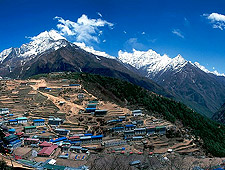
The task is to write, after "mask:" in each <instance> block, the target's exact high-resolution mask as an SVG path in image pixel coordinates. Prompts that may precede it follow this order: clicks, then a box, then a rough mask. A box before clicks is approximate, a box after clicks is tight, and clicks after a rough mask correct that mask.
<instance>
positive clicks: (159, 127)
mask: <svg viewBox="0 0 225 170" xmlns="http://www.w3.org/2000/svg"><path fill="white" fill-rule="evenodd" d="M165 127H166V126H157V127H156V129H162V128H165Z"/></svg>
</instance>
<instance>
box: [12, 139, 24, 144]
mask: <svg viewBox="0 0 225 170" xmlns="http://www.w3.org/2000/svg"><path fill="white" fill-rule="evenodd" d="M19 142H21V140H19V139H18V140H14V141H12V142H9V143H10V144H11V145H15V144H17V143H19Z"/></svg>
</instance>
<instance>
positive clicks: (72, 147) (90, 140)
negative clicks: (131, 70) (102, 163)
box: [0, 84, 166, 159]
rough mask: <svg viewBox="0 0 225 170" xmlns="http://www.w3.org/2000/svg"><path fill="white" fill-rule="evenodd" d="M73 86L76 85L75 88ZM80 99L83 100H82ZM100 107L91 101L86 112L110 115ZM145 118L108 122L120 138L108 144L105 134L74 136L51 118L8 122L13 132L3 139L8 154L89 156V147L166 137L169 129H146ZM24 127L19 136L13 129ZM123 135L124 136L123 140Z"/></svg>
mask: <svg viewBox="0 0 225 170" xmlns="http://www.w3.org/2000/svg"><path fill="white" fill-rule="evenodd" d="M69 86H70V85H69ZM71 86H73V85H71ZM74 86H77V85H76V84H75V85H74ZM46 88H47V87H40V89H39V90H49V89H46ZM80 97H81V98H82V97H83V96H80ZM62 104H63V103H62ZM97 106H98V101H89V102H88V104H87V106H86V108H85V112H86V113H89V114H90V115H93V116H95V117H104V116H105V115H107V113H108V111H107V110H99V109H97ZM0 114H1V115H9V114H10V112H9V109H7V108H1V109H0ZM143 115H144V114H143V113H142V111H141V110H134V111H132V115H131V117H133V118H135V119H133V121H131V122H127V115H119V116H117V119H111V120H108V121H106V126H107V127H109V128H108V132H110V133H118V134H120V135H118V139H117V140H108V138H107V140H106V138H105V139H104V135H103V134H99V133H97V132H96V134H95V133H94V134H95V135H94V134H92V133H81V134H72V133H71V132H70V130H68V129H63V128H59V126H60V125H61V124H63V122H64V120H63V119H60V118H57V117H54V116H50V117H49V118H48V119H47V120H46V119H42V118H40V119H31V118H27V117H17V118H14V119H9V120H7V121H6V123H7V124H8V125H9V126H11V127H12V128H10V129H8V131H7V133H6V134H7V135H6V137H4V146H5V148H6V149H7V150H8V151H13V150H14V149H16V148H18V147H23V146H24V147H28V148H39V149H38V152H37V153H36V155H37V156H39V157H51V156H52V155H53V154H54V153H55V152H56V150H58V149H60V150H61V152H63V153H69V152H70V153H71V152H72V153H89V149H90V148H88V147H86V146H87V145H96V144H97V145H99V146H101V147H113V146H118V145H127V144H128V142H129V141H138V140H142V139H144V138H145V137H146V136H149V135H154V134H158V135H164V134H166V126H146V125H145V123H144V121H143V120H142V118H141V117H142V116H143ZM13 117H14V116H13ZM21 125H22V127H23V129H22V132H16V129H14V127H16V126H21ZM28 125H29V126H28ZM45 125H49V127H50V128H49V129H48V128H47V127H48V126H45ZM40 127H42V128H40ZM40 129H42V130H40ZM46 130H47V131H48V132H51V133H49V134H48V135H45V134H46V133H48V132H46ZM121 135H122V136H123V138H122V139H121ZM58 157H59V158H63V159H68V157H69V154H63V155H60V156H58Z"/></svg>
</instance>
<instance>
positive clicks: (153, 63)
mask: <svg viewBox="0 0 225 170" xmlns="http://www.w3.org/2000/svg"><path fill="white" fill-rule="evenodd" d="M118 58H119V59H120V60H121V61H122V62H123V63H126V64H130V65H132V66H133V67H135V68H137V69H142V70H146V71H147V74H148V76H150V77H154V76H155V75H156V74H157V73H159V72H162V71H166V70H169V69H171V70H176V71H179V70H180V69H181V68H183V67H184V66H185V65H186V64H188V63H189V64H192V65H193V66H196V67H198V68H199V69H201V70H202V71H204V72H206V73H212V74H215V75H217V76H224V77H225V74H220V73H218V72H217V71H216V70H215V71H214V72H211V71H209V70H207V69H206V68H205V67H204V66H202V65H200V64H199V63H198V62H195V63H192V62H191V61H187V60H185V59H184V58H183V57H182V56H181V55H180V54H178V55H177V56H176V57H175V58H170V57H168V56H167V55H166V54H164V55H160V54H158V53H156V52H155V51H153V50H151V49H150V50H148V51H137V50H135V49H133V53H128V52H123V51H121V50H120V51H119V52H118Z"/></svg>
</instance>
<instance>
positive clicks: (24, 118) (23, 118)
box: [16, 117, 27, 120]
mask: <svg viewBox="0 0 225 170" xmlns="http://www.w3.org/2000/svg"><path fill="white" fill-rule="evenodd" d="M16 119H17V120H27V118H26V117H18V118H16Z"/></svg>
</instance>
